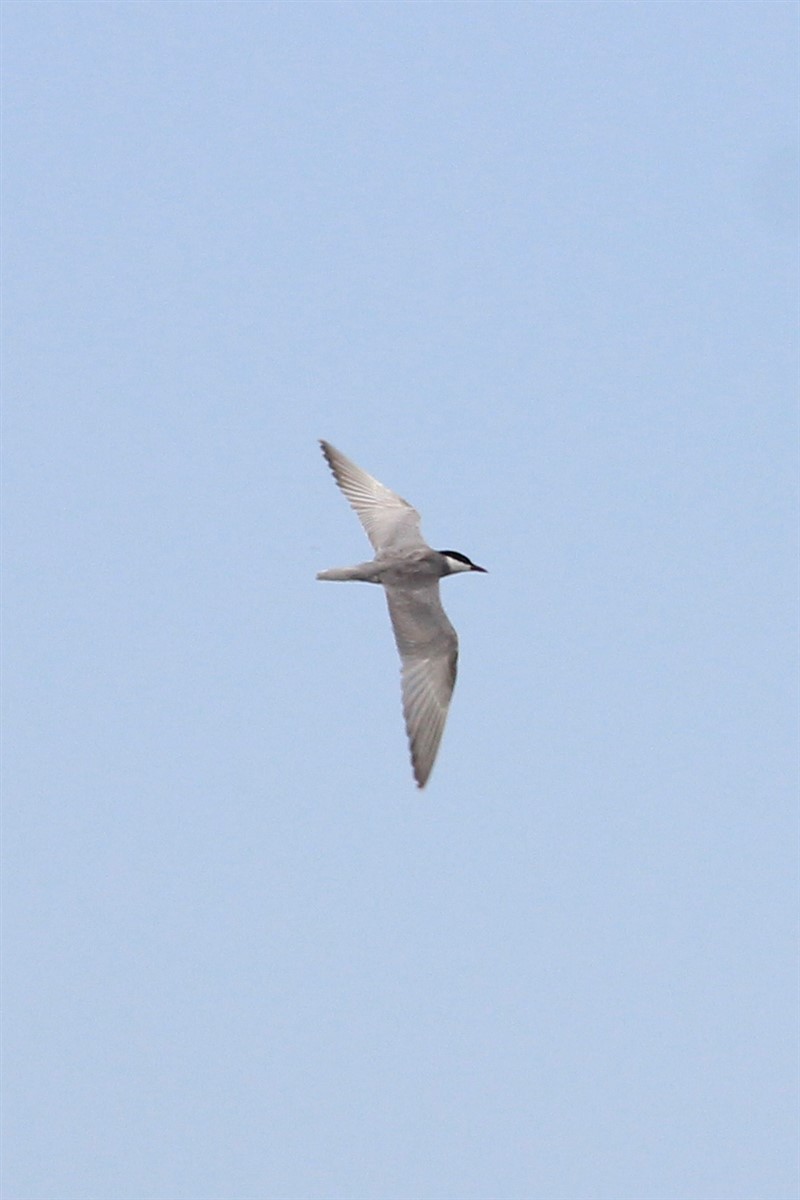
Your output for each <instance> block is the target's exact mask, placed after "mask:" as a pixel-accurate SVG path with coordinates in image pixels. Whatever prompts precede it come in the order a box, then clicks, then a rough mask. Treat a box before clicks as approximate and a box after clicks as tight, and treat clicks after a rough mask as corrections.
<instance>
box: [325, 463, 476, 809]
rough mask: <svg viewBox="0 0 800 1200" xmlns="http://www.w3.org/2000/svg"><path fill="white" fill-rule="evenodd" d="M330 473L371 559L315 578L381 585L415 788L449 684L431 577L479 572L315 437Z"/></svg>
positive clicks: (443, 620)
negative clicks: (436, 546)
mask: <svg viewBox="0 0 800 1200" xmlns="http://www.w3.org/2000/svg"><path fill="white" fill-rule="evenodd" d="M320 446H321V447H322V453H323V454H324V455H325V459H326V461H327V463H328V466H329V467H330V469H331V471H332V472H333V477H334V479H335V480H336V482H337V483H338V485H339V487H340V488H341V490H342V492H343V493H344V495H345V497H346V498H347V499H348V500H349V502H350V505H351V507H352V508H353V509H355V512H356V514H357V515H358V518H359V520H360V521H361V524H362V525H363V526H364V529H365V531H366V534H367V537H368V538H369V540H370V541H371V542H372V545H373V548H374V550H375V558H374V559H373V560H372V561H371V562H364V563H359V565H358V566H355V567H333V568H332V569H331V570H329V571H320V572H319V574H318V575H317V579H330V580H337V581H345V580H359V581H361V582H363V583H379V584H382V585H383V590H384V592H385V593H386V601H387V603H388V605H389V616H390V618H391V622H392V628H393V630H394V637H395V641H396V642H397V649H398V651H399V653H400V661H401V663H402V681H403V715H404V717H405V723H406V732H407V734H408V741H409V746H410V749H411V764H412V766H413V769H414V778H415V780H416V782H417V787H420V788H423V787H424V786H425V784H426V783H427V782H428V776H429V775H430V773H431V770H432V768H433V764H434V760H435V759H436V753H437V751H438V749H439V743H440V741H441V740H442V733H443V732H444V723H445V721H446V720H447V710H448V708H449V706H450V698H451V696H452V695H453V688H454V687H455V683H456V664H457V662H458V637H457V636H456V631H455V629H454V628H453V626H452V625H451V624H450V622H449V621H448V619H447V614H446V613H445V611H444V609H443V608H442V602H441V600H440V599H439V580H440V579H443V578H444V576H445V575H458V574H460V573H461V572H462V571H480V572H482V573H483V574H486V571H485V569H484V568H483V567H478V566H476V565H475V563H474V562H471V561H470V560H469V559H468V558H467V556H466V554H459V552H458V551H457V550H433V549H431V547H430V546H429V545H428V543H427V542H426V541H425V539H424V538H423V536H422V533H421V531H420V515H419V513H418V512H417V510H416V509H415V508H412V507H411V505H410V504H409V503H408V501H407V500H403V498H402V497H401V496H398V495H397V494H396V493H395V492H391V491H389V489H388V488H387V487H384V486H383V484H382V483H379V482H378V480H377V479H373V478H372V476H371V475H368V474H367V473H366V471H362V470H361V468H360V467H357V466H356V464H355V463H354V462H351V461H350V459H349V458H345V456H344V455H343V454H341V453H340V451H338V450H337V449H335V447H334V446H332V445H331V444H330V442H325V441H320Z"/></svg>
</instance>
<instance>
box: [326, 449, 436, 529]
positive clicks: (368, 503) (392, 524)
mask: <svg viewBox="0 0 800 1200" xmlns="http://www.w3.org/2000/svg"><path fill="white" fill-rule="evenodd" d="M320 446H321V447H322V453H323V454H324V455H325V459H326V461H327V463H328V466H329V467H330V469H331V471H332V472H333V477H334V479H335V480H336V482H337V483H338V485H339V487H340V488H341V489H342V491H343V492H344V494H345V496H346V497H347V499H348V500H349V501H350V505H351V507H352V508H353V509H355V511H356V513H357V514H358V518H359V520H360V521H361V524H362V525H363V526H364V529H365V530H366V534H367V537H368V538H369V540H370V541H371V542H372V545H373V546H374V547H375V550H376V552H380V551H381V550H386V549H387V548H389V547H395V546H417V545H420V546H424V545H425V544H426V543H425V542H424V540H423V537H422V534H421V533H420V528H419V523H420V516H419V513H418V512H417V510H416V509H415V508H412V507H411V505H410V504H409V503H408V501H407V500H404V499H403V498H402V496H398V495H397V494H396V493H395V492H390V491H389V489H388V488H387V487H384V486H383V484H382V483H379V482H378V480H377V479H373V478H372V476H371V475H368V474H367V472H366V471H362V470H361V467H357V466H356V464H355V463H354V462H352V461H351V460H350V459H349V458H346V457H345V455H344V454H342V453H341V451H339V450H337V449H336V447H335V446H332V445H331V444H330V442H325V441H320Z"/></svg>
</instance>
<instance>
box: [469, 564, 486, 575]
mask: <svg viewBox="0 0 800 1200" xmlns="http://www.w3.org/2000/svg"><path fill="white" fill-rule="evenodd" d="M472 570H473V571H480V573H481V575H488V574H489V572H488V571H487V570H486V567H476V565H475V563H473V564H472Z"/></svg>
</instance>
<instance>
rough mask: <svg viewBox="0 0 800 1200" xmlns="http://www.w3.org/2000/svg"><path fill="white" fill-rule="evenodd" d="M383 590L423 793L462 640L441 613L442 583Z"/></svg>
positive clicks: (407, 727) (412, 747)
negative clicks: (398, 661) (440, 585)
mask: <svg viewBox="0 0 800 1200" xmlns="http://www.w3.org/2000/svg"><path fill="white" fill-rule="evenodd" d="M384 590H385V591H386V599H387V602H388V604H389V616H390V617H391V619H392V628H393V629H394V636H395V641H396V642H397V649H398V650H399V652H400V660H401V662H402V664H403V666H402V671H403V715H404V717H405V722H406V732H407V734H408V741H409V745H410V748H411V763H412V765H413V768H414V778H415V779H416V781H417V786H418V787H421V788H422V787H424V786H425V784H426V783H427V781H428V776H429V775H430V773H431V770H432V769H433V764H434V761H435V759H436V754H437V751H438V749H439V743H440V742H441V740H442V734H443V733H444V725H445V721H446V720H447V711H448V709H449V707H450V698H451V697H452V695H453V688H454V687H455V683H456V669H457V663H458V637H457V635H456V631H455V629H454V628H453V626H452V625H451V624H450V622H449V620H448V619H447V614H446V613H445V611H444V609H443V608H442V603H441V600H440V599H439V583H438V580H437V581H436V582H434V583H431V584H430V586H429V587H425V588H413V589H411V588H397V587H386V588H385V589H384Z"/></svg>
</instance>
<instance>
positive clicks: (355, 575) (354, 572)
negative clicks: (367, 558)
mask: <svg viewBox="0 0 800 1200" xmlns="http://www.w3.org/2000/svg"><path fill="white" fill-rule="evenodd" d="M378 571H379V568H376V566H375V564H374V563H359V565H358V566H357V567H331V568H330V570H329V571H318V572H317V579H330V580H333V581H334V582H336V583H345V582H349V581H350V580H357V581H358V582H360V583H379V582H380V581H379V580H378V578H377V575H378Z"/></svg>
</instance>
